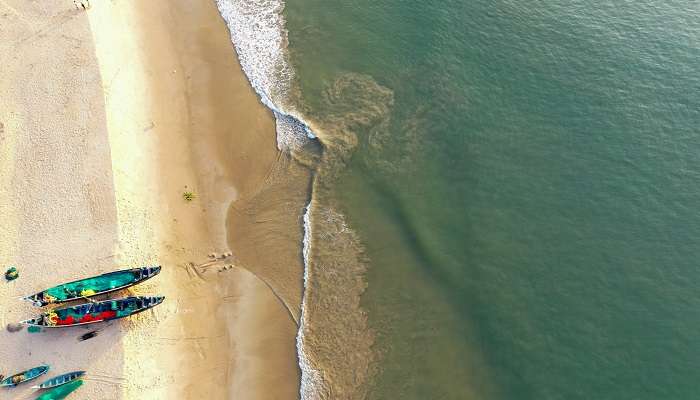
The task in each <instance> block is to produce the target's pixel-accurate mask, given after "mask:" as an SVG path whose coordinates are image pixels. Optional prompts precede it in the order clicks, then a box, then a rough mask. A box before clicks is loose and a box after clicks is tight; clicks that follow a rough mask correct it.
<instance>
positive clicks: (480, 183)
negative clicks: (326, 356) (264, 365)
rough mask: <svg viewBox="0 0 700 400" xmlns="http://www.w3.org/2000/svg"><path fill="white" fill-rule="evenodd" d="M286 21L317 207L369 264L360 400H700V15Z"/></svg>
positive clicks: (338, 16)
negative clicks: (310, 143)
mask: <svg viewBox="0 0 700 400" xmlns="http://www.w3.org/2000/svg"><path fill="white" fill-rule="evenodd" d="M285 17H286V19H287V24H286V27H287V29H288V31H289V52H290V54H291V62H292V65H293V66H294V69H295V72H296V79H297V84H298V85H299V86H300V88H301V103H303V106H301V107H302V108H303V109H304V110H305V113H306V114H307V115H308V116H309V118H310V119H311V120H313V121H315V122H316V124H317V125H318V126H321V127H323V128H325V131H326V132H325V134H324V135H320V136H321V142H322V143H324V151H325V152H326V155H327V156H328V155H329V154H330V155H333V154H337V159H338V160H339V161H338V162H334V163H332V167H329V168H333V169H334V170H335V171H334V172H333V173H332V174H329V175H330V177H327V176H325V175H324V174H320V175H319V178H318V179H319V180H322V181H321V182H320V183H318V187H319V188H323V190H321V191H320V192H321V193H320V194H322V195H324V196H328V197H329V198H330V199H332V200H329V201H328V202H327V203H326V204H332V205H333V206H335V207H337V208H338V209H339V211H341V212H342V214H344V215H345V216H346V217H347V222H348V225H349V226H350V227H351V228H352V229H353V230H354V231H355V232H356V233H357V235H358V237H359V241H360V242H361V244H362V247H363V249H364V250H363V256H366V260H367V264H368V269H367V272H366V274H365V279H366V282H367V284H368V286H367V289H366V291H365V292H364V294H363V295H362V306H363V308H364V309H365V310H367V312H368V314H367V315H368V318H369V319H368V324H369V328H370V329H371V331H372V332H374V334H375V341H374V344H373V346H372V349H373V351H374V352H375V353H376V354H377V355H378V356H377V358H376V359H375V360H374V361H373V365H374V367H375V370H374V371H375V373H374V376H373V378H372V379H370V380H369V381H367V385H369V389H368V390H369V392H368V394H367V397H368V398H371V399H388V398H400V399H538V400H541V399H611V400H612V399H614V400H620V399H694V398H696V397H697V386H696V384H697V382H698V381H699V380H700V369H698V368H697V366H698V365H699V364H700V346H698V345H697V341H698V340H697V335H698V332H700V293H699V291H698V283H697V279H699V278H700V268H699V267H698V256H699V255H700V244H699V243H700V241H699V240H698V238H700V213H699V212H698V208H700V157H699V154H700V128H699V127H700V67H699V66H700V18H699V17H700V5H698V3H697V2H693V1H687V0H686V1H684V0H680V1H675V2H671V3H662V2H657V1H650V0H640V1H636V2H622V3H621V2H609V1H603V2H601V1H595V2H594V1H576V2H566V1H562V0H553V1H548V2H539V1H537V2H522V1H504V0H489V1H486V0H474V1H463V0H462V1H455V0H440V1H435V0H424V1H405V0H356V1H352V2H340V1H328V0H299V1H295V2H289V3H288V4H287V5H286V9H285ZM339 82H340V86H342V87H341V88H340V89H338V85H339ZM343 121H345V122H343ZM348 121H349V122H348ZM340 124H342V125H343V128H342V129H339V132H335V131H334V129H333V127H334V126H338V125H340ZM349 132H351V139H350V140H348V139H347V138H345V139H343V140H341V141H340V142H341V143H340V144H338V143H337V141H336V139H334V135H345V136H347V135H348V134H350V133H349ZM355 138H356V140H357V143H356V144H355V143H354V140H355ZM348 141H349V142H352V143H351V145H349V146H347V143H348ZM336 147H342V149H340V150H339V149H337V148H336ZM346 147H350V148H351V150H348V149H347V148H346ZM331 157H333V156H331ZM323 179H325V181H323ZM318 194H319V193H317V195H318ZM314 245H315V246H320V247H323V246H325V247H328V248H329V251H332V247H333V243H329V242H326V243H320V242H316V243H314ZM346 361H347V360H346ZM338 368H346V369H347V368H352V366H351V365H348V364H347V363H346V362H344V361H340V360H339V361H338ZM337 398H344V396H337Z"/></svg>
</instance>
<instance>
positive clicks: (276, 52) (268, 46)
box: [216, 0, 315, 150]
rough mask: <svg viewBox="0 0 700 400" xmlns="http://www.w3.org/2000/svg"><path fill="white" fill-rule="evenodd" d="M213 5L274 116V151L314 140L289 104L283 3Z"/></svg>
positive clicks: (220, 1) (228, 0)
mask: <svg viewBox="0 0 700 400" xmlns="http://www.w3.org/2000/svg"><path fill="white" fill-rule="evenodd" d="M216 4H217V6H218V8H219V12H220V13H221V16H222V17H223V18H224V21H226V24H227V25H228V27H229V31H230V33H231V41H232V42H233V45H234V46H235V48H236V52H237V53H238V59H239V61H240V63H241V67H242V68H243V72H244V73H245V74H246V76H247V77H248V80H249V81H250V84H251V85H252V86H253V89H255V91H256V92H257V93H258V95H259V96H260V100H261V101H262V103H263V104H265V105H266V106H267V107H268V108H270V109H271V110H272V111H273V113H274V115H275V120H276V125H277V146H278V148H279V149H280V150H292V149H298V148H300V147H301V146H303V145H304V143H306V140H307V139H308V138H314V137H315V136H314V134H313V133H312V131H311V129H309V127H308V126H307V124H306V123H304V121H303V119H302V118H300V117H299V113H298V112H296V110H295V109H294V106H293V104H291V100H290V97H291V92H292V84H293V83H292V82H293V80H294V70H293V69H292V67H291V65H290V63H289V60H288V59H287V58H288V56H287V51H286V49H287V31H286V30H285V28H284V26H285V22H284V16H283V15H282V11H283V10H284V2H283V1H281V0H263V1H246V0H217V1H216Z"/></svg>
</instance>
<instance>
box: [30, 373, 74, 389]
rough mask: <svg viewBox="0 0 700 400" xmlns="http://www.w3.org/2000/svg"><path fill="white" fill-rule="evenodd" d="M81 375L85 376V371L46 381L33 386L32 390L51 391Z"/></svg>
mask: <svg viewBox="0 0 700 400" xmlns="http://www.w3.org/2000/svg"><path fill="white" fill-rule="evenodd" d="M83 375H85V371H73V372H69V373H67V374H63V375H59V376H56V377H53V378H51V379H47V380H45V381H44V382H42V383H41V384H39V385H36V386H34V387H33V389H51V388H54V387H57V386H61V385H65V384H66V383H68V382H71V381H74V380H76V379H78V378H80V377H81V376H83Z"/></svg>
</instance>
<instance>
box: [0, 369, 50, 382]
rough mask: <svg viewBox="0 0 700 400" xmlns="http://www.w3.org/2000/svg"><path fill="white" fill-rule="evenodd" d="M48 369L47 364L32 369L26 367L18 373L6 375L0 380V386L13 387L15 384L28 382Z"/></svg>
mask: <svg viewBox="0 0 700 400" xmlns="http://www.w3.org/2000/svg"><path fill="white" fill-rule="evenodd" d="M48 371H49V366H48V365H41V366H38V367H35V368H32V369H28V370H26V371H23V372H20V373H19V374H14V375H12V376H8V377H7V378H5V379H3V380H2V381H0V387H13V386H17V385H19V384H20V383H24V382H28V381H31V380H32V379H36V378H38V377H40V376H41V375H44V374H45V373H47V372H48Z"/></svg>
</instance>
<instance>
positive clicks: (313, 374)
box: [297, 201, 323, 400]
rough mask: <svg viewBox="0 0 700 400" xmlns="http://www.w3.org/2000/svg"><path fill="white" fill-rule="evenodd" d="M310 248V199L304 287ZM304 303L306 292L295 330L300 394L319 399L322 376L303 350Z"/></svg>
mask: <svg viewBox="0 0 700 400" xmlns="http://www.w3.org/2000/svg"><path fill="white" fill-rule="evenodd" d="M310 248H311V201H309V205H308V206H306V211H305V212H304V248H303V252H302V254H303V256H304V288H306V287H307V286H308V279H309V251H310ZM304 292H306V290H305V291H304ZM305 305H306V293H304V295H302V300H301V317H300V318H299V331H298V332H297V353H298V355H299V368H300V369H301V388H300V395H301V398H302V400H310V399H321V398H322V397H323V396H322V395H321V393H319V390H320V388H321V386H322V382H323V378H322V377H321V373H320V372H319V371H318V370H316V369H315V368H313V367H312V366H311V363H310V361H309V359H308V357H307V355H306V351H305V350H304V329H305V327H306V324H307V321H306V313H305V312H304V309H305V308H306V307H305Z"/></svg>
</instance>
